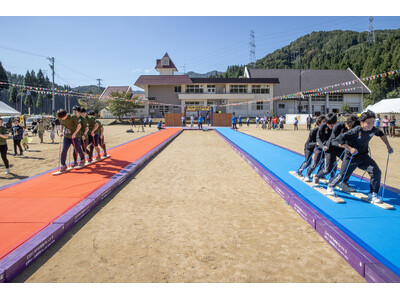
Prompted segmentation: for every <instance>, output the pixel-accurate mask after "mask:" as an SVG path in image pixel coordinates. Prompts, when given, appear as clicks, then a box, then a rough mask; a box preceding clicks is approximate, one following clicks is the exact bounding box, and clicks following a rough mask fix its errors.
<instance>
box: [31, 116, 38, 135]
mask: <svg viewBox="0 0 400 300" xmlns="http://www.w3.org/2000/svg"><path fill="white" fill-rule="evenodd" d="M36 125H37V120H36V119H33V122H32V134H33V135H36V134H37V130H35V127H36Z"/></svg>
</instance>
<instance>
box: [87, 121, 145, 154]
mask: <svg viewBox="0 0 400 300" xmlns="http://www.w3.org/2000/svg"><path fill="white" fill-rule="evenodd" d="M149 118H150V117H149ZM96 123H97V125H98V127H97V130H96V131H95V132H94V134H95V135H96V134H97V135H98V140H99V146H100V147H101V148H102V149H103V156H102V157H101V158H106V157H107V149H106V143H105V142H104V126H103V124H101V122H100V121H99V120H96ZM149 127H151V126H150V121H149ZM95 139H96V138H95ZM99 150H100V149H99ZM99 159H100V151H99V152H97V158H96V160H99Z"/></svg>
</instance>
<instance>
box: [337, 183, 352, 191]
mask: <svg viewBox="0 0 400 300" xmlns="http://www.w3.org/2000/svg"><path fill="white" fill-rule="evenodd" d="M340 187H341V188H342V191H343V192H345V193H352V192H355V189H353V188H351V187H350V186H349V185H348V184H347V183H346V182H343V183H342V184H341V186H340Z"/></svg>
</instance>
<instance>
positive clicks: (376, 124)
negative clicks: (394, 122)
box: [375, 114, 381, 128]
mask: <svg viewBox="0 0 400 300" xmlns="http://www.w3.org/2000/svg"><path fill="white" fill-rule="evenodd" d="M380 126H381V115H380V114H377V115H376V118H375V127H376V128H379V127H380Z"/></svg>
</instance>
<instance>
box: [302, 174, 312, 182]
mask: <svg viewBox="0 0 400 300" xmlns="http://www.w3.org/2000/svg"><path fill="white" fill-rule="evenodd" d="M303 180H304V181H305V182H312V179H311V178H310V176H308V175H306V176H304V179H303Z"/></svg>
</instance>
